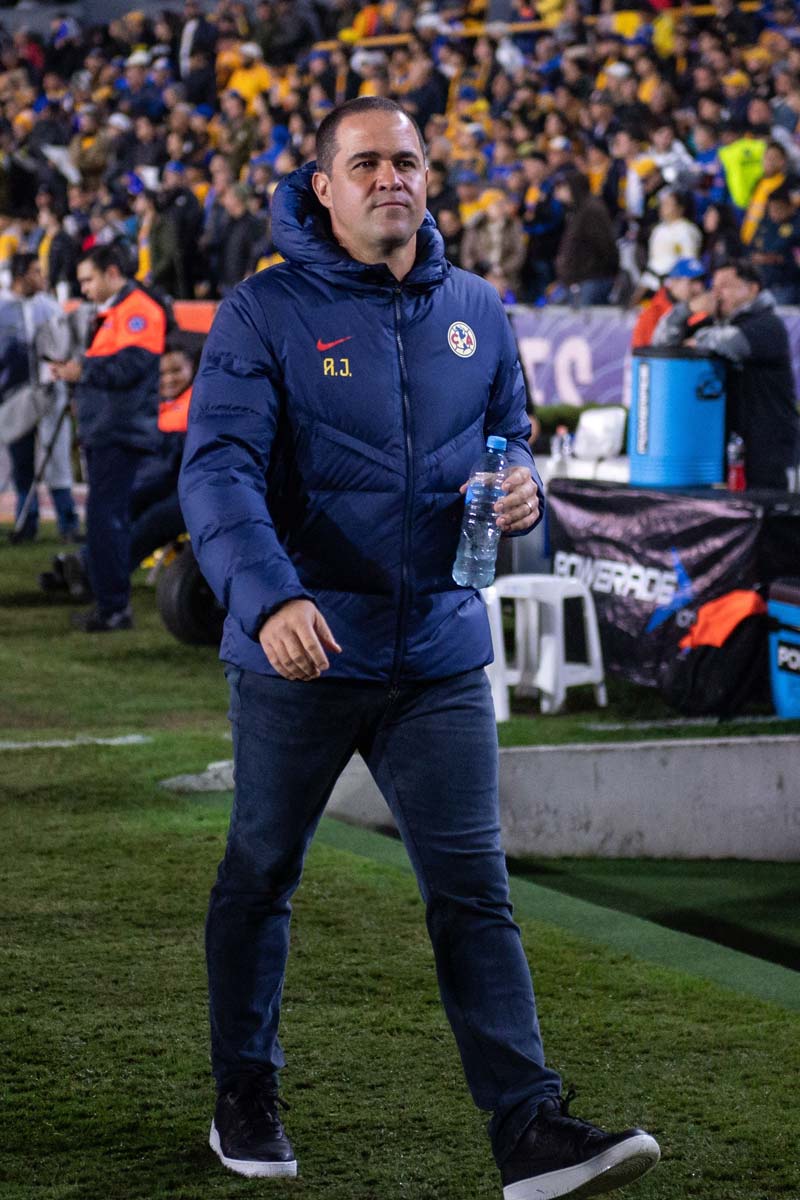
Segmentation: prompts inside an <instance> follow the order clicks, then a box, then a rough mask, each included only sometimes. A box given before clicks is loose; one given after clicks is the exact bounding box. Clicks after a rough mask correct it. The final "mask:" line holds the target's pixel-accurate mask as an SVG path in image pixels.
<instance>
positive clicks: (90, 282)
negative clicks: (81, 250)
mask: <svg viewBox="0 0 800 1200" xmlns="http://www.w3.org/2000/svg"><path fill="white" fill-rule="evenodd" d="M78 283H79V284H80V288H81V294H82V295H83V296H84V298H85V299H86V300H88V301H89V303H90V304H105V302H106V300H110V299H111V297H112V296H113V295H115V294H116V293H117V292H118V291H119V289H120V287H121V284H122V280H121V279H120V278H119V277H118V275H117V272H116V271H113V270H110V271H101V270H100V269H99V268H98V267H96V266H95V264H94V263H93V262H91V261H89V260H87V261H86V262H82V263H78Z"/></svg>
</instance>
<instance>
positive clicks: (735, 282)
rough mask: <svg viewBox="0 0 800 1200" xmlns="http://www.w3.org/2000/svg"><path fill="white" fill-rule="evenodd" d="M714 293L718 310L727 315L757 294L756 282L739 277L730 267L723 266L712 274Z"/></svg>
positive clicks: (724, 315) (747, 302)
mask: <svg viewBox="0 0 800 1200" xmlns="http://www.w3.org/2000/svg"><path fill="white" fill-rule="evenodd" d="M714 295H715V296H716V297H717V303H718V304H719V311H720V313H721V314H722V316H723V317H729V316H730V315H731V313H735V312H736V310H737V309H739V308H742V307H743V306H744V305H745V304H749V303H750V301H751V300H754V299H755V297H756V296H757V295H758V284H756V283H749V282H748V281H747V280H746V279H740V278H739V276H738V275H737V274H736V272H735V271H734V270H733V269H732V268H731V267H723V268H722V269H721V270H719V271H716V272H715V274H714Z"/></svg>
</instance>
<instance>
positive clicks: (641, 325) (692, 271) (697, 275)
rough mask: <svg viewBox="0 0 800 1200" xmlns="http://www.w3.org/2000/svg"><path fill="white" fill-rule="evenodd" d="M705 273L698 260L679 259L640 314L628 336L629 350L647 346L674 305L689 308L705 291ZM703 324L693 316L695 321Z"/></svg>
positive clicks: (699, 318)
mask: <svg viewBox="0 0 800 1200" xmlns="http://www.w3.org/2000/svg"><path fill="white" fill-rule="evenodd" d="M705 280H706V270H705V267H704V266H703V264H702V263H701V262H700V259H699V258H679V259H678V261H677V262H676V263H675V266H674V267H673V268H672V270H671V271H670V273H669V275H668V276H667V278H666V279H665V280H664V282H663V284H662V285H661V287H660V288H659V289H658V291H657V292H656V294H655V296H653V298H652V300H651V301H650V303H649V304H648V305H647V307H646V308H643V309H642V311H641V312H640V313H639V317H638V319H637V321H636V324H635V325H634V327H633V334H632V335H631V349H632V350H637V349H639V347H641V346H650V345H652V342H653V335H654V334H655V331H656V326H657V325H658V323H659V322H660V320H661V318H662V317H663V316H665V315H666V314H667V313H668V312H670V311H671V309H672V308H673V306H674V305H675V304H688V303H689V301H690V300H691V299H693V298H694V297H695V296H699V295H700V294H701V293H702V292H704V291H705V289H706V281H705ZM699 320H702V315H701V316H700V317H697V316H695V321H699Z"/></svg>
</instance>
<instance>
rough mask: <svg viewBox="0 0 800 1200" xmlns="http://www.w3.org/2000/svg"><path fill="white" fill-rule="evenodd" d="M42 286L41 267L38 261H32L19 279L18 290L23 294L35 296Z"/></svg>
mask: <svg viewBox="0 0 800 1200" xmlns="http://www.w3.org/2000/svg"><path fill="white" fill-rule="evenodd" d="M43 287H44V278H43V276H42V268H41V266H40V264H39V263H38V262H32V263H31V265H30V266H29V267H28V269H27V271H26V272H25V274H24V275H23V276H22V277H21V279H20V291H21V292H22V294H23V296H35V295H36V293H37V292H40V291H41V290H42V288H43Z"/></svg>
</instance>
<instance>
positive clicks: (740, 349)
mask: <svg viewBox="0 0 800 1200" xmlns="http://www.w3.org/2000/svg"><path fill="white" fill-rule="evenodd" d="M695 342H696V343H697V348H698V349H699V350H708V352H709V353H710V354H719V356H720V357H721V358H727V359H728V360H729V361H730V362H732V363H742V362H744V360H745V359H746V358H750V356H751V355H752V353H753V348H752V346H751V345H750V343H749V341H748V340H747V338H746V337H745V335H744V334H743V333H742V331H741V329H738V328H737V327H736V326H735V325H710V326H708V328H706V329H699V330H698V331H697V333H696V334H695Z"/></svg>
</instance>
